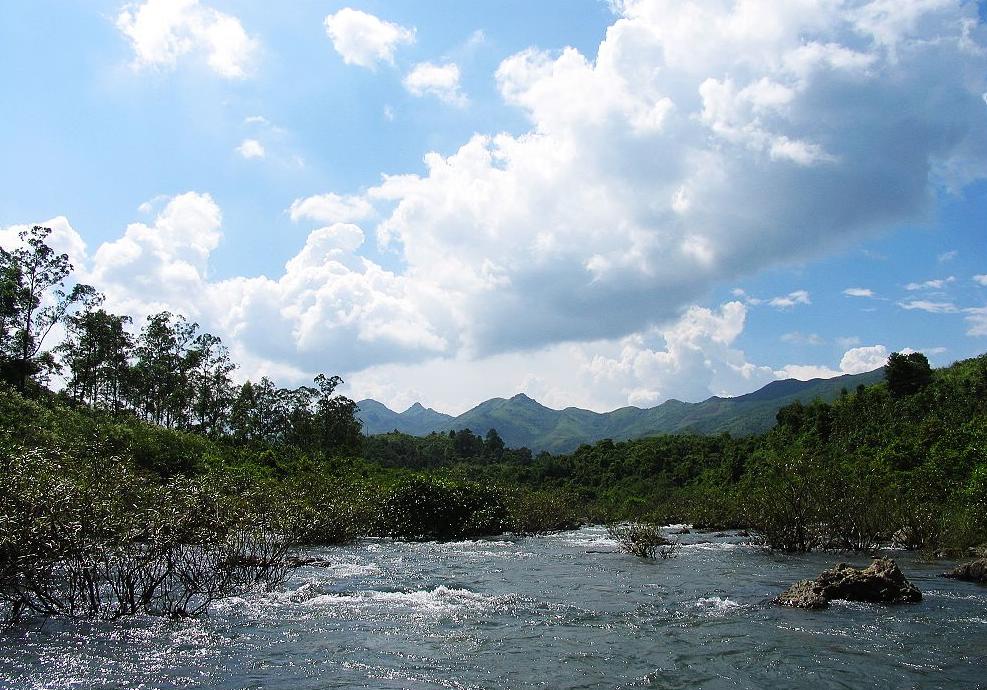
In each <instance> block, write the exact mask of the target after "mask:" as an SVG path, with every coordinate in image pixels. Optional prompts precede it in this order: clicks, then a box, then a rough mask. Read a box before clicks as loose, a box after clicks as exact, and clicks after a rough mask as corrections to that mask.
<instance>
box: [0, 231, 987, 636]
mask: <svg viewBox="0 0 987 690" xmlns="http://www.w3.org/2000/svg"><path fill="white" fill-rule="evenodd" d="M49 234H50V231H49V230H48V229H46V228H41V227H35V228H32V229H31V230H30V231H26V232H24V233H22V237H21V239H22V243H21V245H20V246H19V247H18V248H15V249H12V250H9V251H7V250H0V609H2V610H0V616H3V617H4V618H7V619H16V618H18V617H20V616H24V615H31V614H37V615H42V616H52V615H56V616H69V617H77V616H95V617H102V618H115V617H119V616H123V615H127V614H131V613H140V612H150V613H158V614H162V615H169V616H184V615H194V614H196V613H199V612H202V611H204V610H205V609H206V608H207V607H208V605H209V603H210V602H211V601H213V600H214V599H216V598H218V597H221V596H227V595H229V594H231V593H236V592H239V591H244V590H246V589H250V588H253V587H275V586H277V585H278V584H279V583H280V582H282V581H283V580H284V578H285V577H286V574H287V573H288V571H289V570H290V569H291V568H292V567H294V566H295V565H298V564H300V563H302V562H304V556H303V555H301V554H303V553H304V552H303V551H302V550H300V549H301V548H302V547H305V546H310V545H333V544H342V543H347V542H349V541H352V540H355V539H359V538H363V537H367V536H377V537H392V538H398V539H412V540H433V539H439V540H442V539H463V538H477V537H482V536H488V535H497V534H503V533H514V534H517V535H530V534H540V533H544V532H548V531H553V530H560V529H567V528H572V527H574V526H577V525H579V524H582V523H585V522H615V521H621V520H632V521H638V522H641V523H646V524H667V523H669V522H686V523H691V524H693V525H695V526H696V527H708V528H712V529H722V528H744V529H748V530H750V531H751V532H752V534H753V536H754V538H756V539H758V540H760V541H761V542H762V543H763V544H764V546H765V547H766V548H770V549H777V550H782V551H795V552H804V551H811V550H816V549H829V550H834V551H870V550H872V549H874V548H876V547H878V546H880V545H887V544H896V545H898V546H900V547H903V548H909V549H922V550H924V551H925V552H927V553H928V554H929V555H931V556H935V555H948V554H959V553H964V552H965V551H966V550H967V549H968V548H970V547H972V546H975V545H978V544H983V543H984V542H987V452H985V448H987V356H980V357H977V358H974V359H970V360H966V361H962V362H957V363H955V364H954V365H952V366H950V367H947V368H943V369H932V368H931V367H930V366H929V363H928V361H927V359H926V358H925V356H924V355H922V354H921V353H908V354H905V353H894V354H892V356H891V357H890V359H889V361H888V364H887V366H886V368H885V380H884V381H883V382H881V383H878V384H877V385H873V386H867V387H865V386H861V387H859V388H858V389H856V390H852V391H844V392H843V394H842V395H841V396H840V397H839V398H838V399H837V400H835V401H833V402H832V403H823V402H819V401H817V402H814V403H812V404H808V405H803V404H801V403H794V404H791V405H789V406H787V407H784V408H782V409H781V410H779V411H778V413H777V423H776V425H775V426H774V427H773V428H772V429H771V430H770V431H769V432H767V433H764V434H761V435H757V436H747V437H739V438H734V437H731V436H730V435H728V434H721V435H718V436H700V435H693V434H675V435H661V436H654V437H650V438H643V439H638V440H632V441H623V442H617V443H615V442H613V441H609V440H603V441H600V442H597V443H594V444H591V445H590V444H587V445H583V446H581V447H579V448H578V449H577V450H575V451H574V452H572V453H568V454H550V453H546V452H542V453H538V454H532V453H531V452H530V451H529V450H528V449H525V448H508V447H506V444H505V443H504V441H503V439H502V438H501V437H500V435H499V434H498V432H497V431H496V430H495V429H491V430H489V431H488V432H487V433H486V434H485V435H482V436H480V435H477V434H474V433H472V432H470V431H468V430H464V431H451V432H448V433H443V434H431V435H429V436H425V437H414V436H409V435H405V434H400V433H390V434H381V435H376V436H369V437H368V436H364V435H363V433H362V432H361V428H360V423H359V421H358V420H357V419H356V416H355V415H356V411H357V408H356V404H355V403H354V402H353V401H352V400H350V399H348V398H346V397H345V396H342V395H340V394H339V393H338V392H337V389H338V387H339V385H340V383H341V381H340V379H339V377H337V376H333V375H325V374H322V375H319V376H317V377H315V379H314V381H313V384H312V385H311V386H301V387H298V388H281V387H279V386H278V385H277V384H276V383H275V382H273V381H270V380H269V379H267V378H262V379H260V380H259V381H246V382H243V383H237V382H236V381H237V380H238V379H237V377H236V376H235V371H236V365H235V363H234V362H233V361H232V360H231V357H230V354H229V352H228V351H227V348H226V347H225V346H224V345H223V343H222V341H221V340H220V338H218V337H216V336H214V335H211V334H209V333H207V332H204V331H202V330H201V329H200V327H199V326H198V324H195V323H193V322H191V321H189V320H188V319H187V318H185V317H183V316H182V315H177V314H171V313H169V312H161V313H158V314H152V315H150V316H148V317H147V318H146V320H145V321H144V322H143V323H140V324H138V323H134V322H133V320H132V318H131V317H129V316H127V315H118V314H112V313H109V312H107V311H105V310H104V309H103V303H104V300H103V298H102V296H101V295H100V294H99V292H98V291H97V289H96V288H94V287H91V286H87V285H82V284H79V283H74V282H73V281H72V271H73V267H72V264H71V262H70V259H69V257H68V256H66V255H64V254H58V253H57V252H55V251H54V250H53V249H51V247H50V246H49V245H48V238H49ZM326 356H327V363H331V353H327V355H326Z"/></svg>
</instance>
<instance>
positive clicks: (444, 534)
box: [377, 476, 511, 541]
mask: <svg viewBox="0 0 987 690" xmlns="http://www.w3.org/2000/svg"><path fill="white" fill-rule="evenodd" d="M377 523H378V531H379V532H380V533H381V534H383V535H384V536H389V537H398V538H401V539H411V540H416V541H427V540H438V541H443V540H450V539H472V538H476V537H483V536H489V535H494V534H502V533H504V532H506V531H508V530H509V529H510V526H511V521H510V516H509V514H508V511H507V506H506V503H505V501H504V496H503V494H502V493H501V492H500V491H497V490H496V489H493V488H490V487H487V486H482V485H479V484H454V483H452V482H447V481H443V480H439V479H431V478H425V477H420V476H414V477H411V478H408V479H405V480H403V481H401V482H400V483H399V484H397V485H396V486H395V487H393V488H392V489H391V490H390V491H389V492H388V493H387V494H386V495H385V496H384V498H383V500H382V501H381V505H380V510H379V513H378V519H377Z"/></svg>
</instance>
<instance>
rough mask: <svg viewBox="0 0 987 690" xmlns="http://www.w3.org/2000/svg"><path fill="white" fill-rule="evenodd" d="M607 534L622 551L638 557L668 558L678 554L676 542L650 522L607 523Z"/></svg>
mask: <svg viewBox="0 0 987 690" xmlns="http://www.w3.org/2000/svg"><path fill="white" fill-rule="evenodd" d="M607 534H609V535H610V538H611V539H613V540H614V541H616V542H617V543H618V544H619V545H620V548H621V549H622V550H623V551H626V552H627V553H630V554H633V555H635V556H637V557H639V558H661V559H668V558H675V556H677V555H678V543H676V542H673V541H671V540H670V539H668V538H667V537H666V536H665V534H664V532H662V529H661V527H659V526H658V525H655V524H653V523H650V522H631V523H621V524H617V523H611V524H609V525H607Z"/></svg>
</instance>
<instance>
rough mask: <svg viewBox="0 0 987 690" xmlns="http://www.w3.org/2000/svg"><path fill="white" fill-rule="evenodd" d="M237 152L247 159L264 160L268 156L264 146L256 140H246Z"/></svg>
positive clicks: (237, 148) (241, 143) (238, 147)
mask: <svg viewBox="0 0 987 690" xmlns="http://www.w3.org/2000/svg"><path fill="white" fill-rule="evenodd" d="M236 152H237V153H239V154H240V155H241V156H243V157H244V158H247V159H250V158H263V157H264V156H265V155H266V152H265V151H264V145H263V144H261V143H260V142H259V141H257V140H256V139H244V140H243V141H242V142H240V145H239V146H237V147H236Z"/></svg>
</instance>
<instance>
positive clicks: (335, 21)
mask: <svg viewBox="0 0 987 690" xmlns="http://www.w3.org/2000/svg"><path fill="white" fill-rule="evenodd" d="M325 27H326V34H327V35H328V36H329V39H330V40H331V41H332V45H333V48H335V49H336V52H337V53H339V54H340V55H341V56H342V58H343V62H345V63H346V64H347V65H359V66H360V67H367V68H369V69H375V68H376V67H377V65H379V64H380V63H387V64H389V65H393V64H394V51H395V50H396V49H397V47H398V46H399V45H402V44H407V43H414V41H415V30H414V29H413V28H412V29H408V28H406V27H403V26H401V25H400V24H395V23H393V22H388V21H384V20H382V19H378V18H377V17H375V16H374V15H372V14H367V13H366V12H361V11H360V10H354V9H353V8H351V7H344V8H343V9H341V10H339V11H338V12H336V13H335V14H330V15H329V16H328V17H326V19H325Z"/></svg>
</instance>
